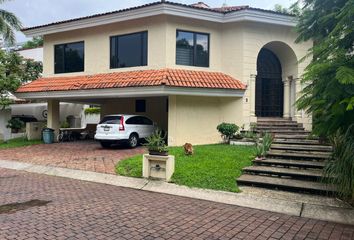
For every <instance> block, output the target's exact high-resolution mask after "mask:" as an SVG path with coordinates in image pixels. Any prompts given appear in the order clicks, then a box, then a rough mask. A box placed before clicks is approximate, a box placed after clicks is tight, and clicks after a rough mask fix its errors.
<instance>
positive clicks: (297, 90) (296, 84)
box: [294, 78, 302, 119]
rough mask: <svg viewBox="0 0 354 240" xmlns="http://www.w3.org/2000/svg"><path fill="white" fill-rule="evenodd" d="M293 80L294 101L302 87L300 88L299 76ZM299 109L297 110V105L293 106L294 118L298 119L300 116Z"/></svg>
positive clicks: (298, 96)
mask: <svg viewBox="0 0 354 240" xmlns="http://www.w3.org/2000/svg"><path fill="white" fill-rule="evenodd" d="M294 81H295V102H296V101H297V100H298V99H299V98H300V94H301V91H302V88H301V78H296V79H294ZM301 117H302V116H301V111H299V110H298V109H297V107H296V106H295V118H296V119H299V118H301Z"/></svg>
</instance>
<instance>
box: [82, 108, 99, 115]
mask: <svg viewBox="0 0 354 240" xmlns="http://www.w3.org/2000/svg"><path fill="white" fill-rule="evenodd" d="M100 113H101V108H97V107H92V108H86V109H85V115H93V114H100Z"/></svg>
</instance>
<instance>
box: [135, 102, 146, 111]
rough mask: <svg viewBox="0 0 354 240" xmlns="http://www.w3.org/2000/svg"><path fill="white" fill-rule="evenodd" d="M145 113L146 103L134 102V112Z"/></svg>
mask: <svg viewBox="0 0 354 240" xmlns="http://www.w3.org/2000/svg"><path fill="white" fill-rule="evenodd" d="M145 111H146V101H145V100H136V101H135V112H145Z"/></svg>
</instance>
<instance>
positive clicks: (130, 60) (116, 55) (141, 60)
mask: <svg viewBox="0 0 354 240" xmlns="http://www.w3.org/2000/svg"><path fill="white" fill-rule="evenodd" d="M110 58H111V68H124V67H136V66H146V65H147V32H139V33H133V34H127V35H120V36H114V37H111V56H110Z"/></svg>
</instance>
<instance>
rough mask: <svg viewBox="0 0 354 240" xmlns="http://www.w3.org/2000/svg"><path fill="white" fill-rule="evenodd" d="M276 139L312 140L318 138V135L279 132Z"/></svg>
mask: <svg viewBox="0 0 354 240" xmlns="http://www.w3.org/2000/svg"><path fill="white" fill-rule="evenodd" d="M274 139H310V140H318V138H317V137H310V136H309V134H294V135H290V134H280V133H277V134H275V136H274Z"/></svg>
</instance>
